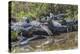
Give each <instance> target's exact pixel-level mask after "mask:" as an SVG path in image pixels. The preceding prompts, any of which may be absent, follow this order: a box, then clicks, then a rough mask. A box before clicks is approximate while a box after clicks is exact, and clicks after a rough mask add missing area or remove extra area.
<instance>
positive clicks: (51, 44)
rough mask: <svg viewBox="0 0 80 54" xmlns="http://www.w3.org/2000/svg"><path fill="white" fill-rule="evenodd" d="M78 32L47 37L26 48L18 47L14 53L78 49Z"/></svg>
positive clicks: (14, 49)
mask: <svg viewBox="0 0 80 54" xmlns="http://www.w3.org/2000/svg"><path fill="white" fill-rule="evenodd" d="M77 37H78V32H68V33H62V34H60V35H54V36H47V37H46V38H45V39H38V40H34V41H30V42H29V44H27V45H25V46H22V47H21V46H17V47H15V48H13V50H12V52H36V51H37V52H40V51H52V50H65V49H73V48H77V45H78V41H77V39H78V38H77Z"/></svg>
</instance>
